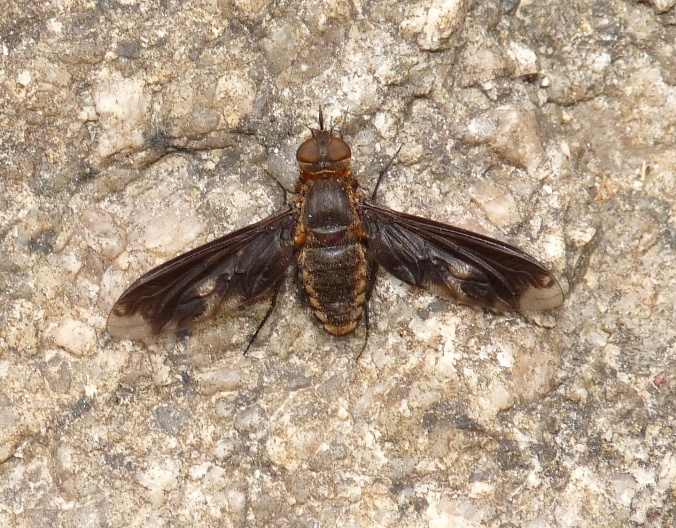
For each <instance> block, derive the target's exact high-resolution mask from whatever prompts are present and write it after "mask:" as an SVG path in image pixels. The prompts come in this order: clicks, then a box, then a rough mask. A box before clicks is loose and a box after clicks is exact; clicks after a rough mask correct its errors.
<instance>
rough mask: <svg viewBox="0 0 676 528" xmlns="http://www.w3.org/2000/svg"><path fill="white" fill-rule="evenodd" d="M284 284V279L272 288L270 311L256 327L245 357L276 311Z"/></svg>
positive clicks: (268, 310)
mask: <svg viewBox="0 0 676 528" xmlns="http://www.w3.org/2000/svg"><path fill="white" fill-rule="evenodd" d="M282 282H284V280H283V279H282V280H280V281H278V282H277V284H275V285H274V286H273V287H272V299H270V306H268V309H267V311H266V312H265V315H264V316H263V319H261V322H260V323H258V326H257V327H256V331H255V332H254V333H253V335H252V336H251V338H250V339H249V344H248V345H247V346H246V349H245V350H244V355H245V356H246V355H247V353H248V352H249V349H250V348H251V346H252V345H253V344H254V341H256V338H257V337H258V333H259V332H260V331H261V330H262V329H263V326H264V325H265V323H267V321H268V319H269V318H270V316H271V315H272V312H273V311H274V309H275V306H277V294H279V290H280V288H281V287H282Z"/></svg>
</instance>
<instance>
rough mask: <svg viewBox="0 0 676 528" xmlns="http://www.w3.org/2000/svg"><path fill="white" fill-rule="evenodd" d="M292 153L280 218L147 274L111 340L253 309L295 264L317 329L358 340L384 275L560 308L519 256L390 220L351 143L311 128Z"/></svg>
mask: <svg viewBox="0 0 676 528" xmlns="http://www.w3.org/2000/svg"><path fill="white" fill-rule="evenodd" d="M311 132H312V137H311V138H309V139H307V140H306V141H305V142H303V144H302V145H301V146H300V147H299V148H298V151H297V152H296V160H297V162H298V166H299V168H300V177H299V179H298V182H297V184H296V193H297V197H296V198H295V199H294V200H293V202H292V203H291V204H290V205H287V206H286V208H284V209H282V210H281V211H279V212H277V213H275V214H273V215H271V216H269V217H267V218H265V219H264V220H261V221H260V222H257V223H255V224H251V225H249V226H247V227H244V228H242V229H239V230H237V231H234V232H232V233H229V234H227V235H225V236H223V237H221V238H219V239H216V240H214V241H212V242H209V243H207V244H205V245H203V246H200V247H198V248H196V249H193V250H192V251H189V252H187V253H184V254H183V255H180V256H178V257H176V258H174V259H172V260H170V261H169V262H166V263H165V264H162V265H161V266H159V267H157V268H155V269H153V270H151V271H150V272H148V273H147V274H145V275H144V276H143V277H141V278H140V279H138V280H137V281H136V282H135V283H134V284H132V285H131V286H130V287H129V288H128V289H127V290H126V291H125V292H124V293H123V294H122V296H121V297H120V298H119V299H118V300H117V302H116V303H115V305H114V306H113V309H112V311H111V312H110V316H109V317H108V332H109V333H110V334H111V335H113V336H115V337H122V338H128V339H139V338H144V337H149V336H155V335H158V334H160V333H163V332H174V331H177V330H181V329H184V328H187V327H189V326H192V325H193V324H195V323H196V322H198V321H202V320H204V319H205V318H208V317H210V316H213V315H215V314H217V313H220V312H221V311H223V310H227V309H230V308H234V307H236V306H238V305H240V304H242V303H244V302H245V301H248V300H251V299H255V298H257V297H259V296H261V295H263V294H264V293H265V292H267V291H269V290H270V289H272V288H273V286H275V285H276V284H277V283H278V282H279V281H280V279H281V278H282V276H283V275H284V274H285V272H286V270H287V269H288V268H289V266H290V265H291V264H292V263H293V261H294V259H296V261H297V263H298V275H299V277H300V280H301V282H302V284H303V286H304V288H305V290H306V292H307V294H308V297H309V302H310V306H311V308H312V310H313V311H314V313H315V315H316V317H317V319H319V321H320V322H321V324H322V326H323V327H324V329H325V330H326V331H327V332H328V333H329V334H331V335H335V336H341V335H345V334H349V333H350V332H352V331H354V329H355V328H356V327H357V324H358V323H359V320H360V318H361V317H362V314H363V313H364V307H365V303H366V302H367V301H368V297H369V293H370V291H371V286H372V284H373V281H374V280H375V273H376V269H377V266H378V265H380V266H382V267H383V268H385V269H386V270H387V271H388V272H389V273H391V274H392V275H394V276H395V277H397V278H398V279H400V280H402V281H404V282H406V283H408V284H411V285H414V286H419V287H422V288H426V289H428V290H430V291H432V292H434V293H436V294H439V295H441V296H442V297H446V298H449V299H454V300H456V301H459V302H462V303H465V304H469V305H472V306H479V307H484V308H492V309H495V310H500V311H505V310H516V311H531V310H533V311H534V310H548V309H550V308H554V307H556V306H558V305H559V304H561V302H562V301H563V291H562V290H561V287H560V286H559V283H558V282H557V280H556V278H555V277H554V275H552V274H551V273H550V272H549V271H548V270H547V269H546V268H545V267H544V266H543V265H542V264H541V263H540V262H538V261H537V260H535V259H534V258H533V257H531V256H529V255H527V254H526V253H524V252H523V251H521V250H520V249H518V248H516V247H514V246H511V245H509V244H506V243H504V242H500V241H498V240H494V239H492V238H489V237H486V236H483V235H479V234H477V233H473V232H471V231H467V230H465V229H461V228H459V227H454V226H451V225H448V224H443V223H440V222H435V221H434V220H428V219H427V218H421V217H419V216H414V215H410V214H406V213H400V212H398V211H393V210H392V209H388V208H387V207H384V206H382V205H379V204H378V203H376V201H375V196H376V191H377V189H378V185H379V183H380V179H381V178H382V175H383V174H384V171H383V172H382V173H381V175H380V176H381V177H380V178H379V179H378V183H377V184H376V187H375V190H374V192H373V194H372V195H371V196H370V197H368V196H366V195H365V194H364V193H363V192H362V191H360V189H359V184H358V182H357V180H356V178H355V177H354V175H353V174H352V170H351V169H350V158H351V156H352V153H351V151H350V147H349V145H348V144H347V143H346V142H345V141H343V139H342V138H341V137H339V136H337V135H335V134H334V132H333V129H331V130H324V123H323V117H322V112H321V109H320V112H319V129H311Z"/></svg>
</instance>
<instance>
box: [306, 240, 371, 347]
mask: <svg viewBox="0 0 676 528" xmlns="http://www.w3.org/2000/svg"><path fill="white" fill-rule="evenodd" d="M301 276H302V279H303V283H304V286H305V290H306V291H307V293H308V296H309V298H310V306H311V307H312V309H313V311H314V313H315V315H316V316H317V318H318V319H319V320H320V321H321V323H322V325H323V326H324V329H325V330H326V331H327V332H328V333H329V334H332V335H336V336H340V335H345V334H349V333H350V332H352V331H353V330H354V329H355V328H356V326H357V324H358V323H359V319H360V317H361V315H362V312H363V310H364V302H365V299H366V287H367V266H366V257H365V254H364V247H363V246H362V245H361V244H360V243H358V242H346V243H343V244H340V245H331V246H316V247H308V246H306V247H305V248H304V249H303V256H302V259H301Z"/></svg>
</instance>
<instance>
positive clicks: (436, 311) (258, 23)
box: [0, 0, 676, 528]
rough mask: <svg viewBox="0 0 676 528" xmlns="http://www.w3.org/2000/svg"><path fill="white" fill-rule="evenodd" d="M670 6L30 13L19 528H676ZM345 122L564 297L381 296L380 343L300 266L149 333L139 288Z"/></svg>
mask: <svg viewBox="0 0 676 528" xmlns="http://www.w3.org/2000/svg"><path fill="white" fill-rule="evenodd" d="M675 20H676V13H675V12H674V3H673V2H669V1H663V2H657V1H655V2H650V3H648V4H646V3H636V2H628V1H619V0H608V1H605V2H600V3H599V2H597V3H595V4H590V3H589V2H583V1H579V0H578V1H576V2H573V3H572V4H566V5H565V6H563V5H562V4H559V3H556V2H552V1H545V2H530V3H523V4H522V5H520V4H519V3H518V2H513V1H504V2H468V1H464V0H453V1H439V0H428V1H425V2H398V1H394V0H389V1H388V0H385V1H378V2H361V3H359V2H357V3H352V2H345V1H337V2H332V3H330V4H327V5H326V6H324V5H323V4H320V3H317V2H310V1H300V2H297V3H281V4H280V5H277V3H275V2H270V1H264V0H263V1H260V0H258V1H254V0H249V1H247V0H235V1H229V0H219V1H215V2H189V3H184V2H182V3H176V2H135V1H133V0H120V1H117V2H98V3H96V2H95V3H92V2H79V1H77V0H76V1H74V2H68V3H66V4H63V3H33V4H31V3H28V4H25V3H22V2H15V1H14V2H10V3H9V7H8V8H6V9H5V10H3V13H0V28H2V31H0V42H1V43H2V50H3V53H2V67H1V68H0V71H1V72H2V75H1V76H0V83H1V86H2V89H1V90H0V98H1V99H2V103H3V104H2V105H1V106H0V145H1V148H0V157H1V159H2V164H1V166H2V183H3V186H4V189H3V190H4V192H3V193H2V194H1V195H0V230H1V232H2V237H1V239H0V283H1V284H2V285H3V286H2V288H1V289H0V526H16V527H22V528H23V527H35V526H78V527H95V526H143V527H153V526H245V525H246V526H364V527H372V526H388V527H390V526H433V527H445V526H449V527H450V526H453V527H462V526H465V527H475V526H490V527H507V526H511V527H521V528H536V527H574V526H575V527H578V526H585V527H586V526H594V527H596V526H612V527H615V526H617V527H620V526H650V527H658V526H673V525H676V510H675V508H674V502H675V495H676V456H675V454H674V446H675V445H676V433H675V426H676V423H675V418H674V416H676V409H675V407H674V402H676V360H675V357H676V324H675V317H674V313H675V311H676V310H675V309H676V288H674V285H675V284H676V262H675V261H676V240H675V233H676V214H675V211H676V188H675V187H676V127H675V126H674V125H675V123H676V118H675V117H674V116H676V88H675V86H676V59H674V57H675V56H676V55H675V54H674V42H676V25H675V24H674V22H675ZM319 104H322V105H323V106H324V111H325V114H326V115H327V119H330V120H331V123H332V124H334V125H336V126H338V127H340V128H341V129H342V130H343V134H344V136H345V138H346V140H348V141H349V143H350V144H351V145H352V147H353V157H354V162H355V168H356V170H357V172H358V174H359V175H360V178H361V181H362V182H363V185H364V187H366V188H370V187H371V186H372V185H373V184H374V182H375V178H376V177H377V174H378V171H379V170H380V168H381V167H382V166H383V164H384V163H385V162H386V161H387V160H388V158H389V157H390V156H391V155H392V154H393V153H394V152H395V151H396V150H397V148H399V147H400V146H401V147H402V149H401V152H400V154H399V156H398V160H397V162H396V163H395V164H394V165H393V167H392V168H391V170H390V173H389V174H388V177H387V179H386V181H385V184H384V186H383V188H382V193H381V201H382V202H383V203H385V204H387V205H389V206H391V207H393V208H396V209H399V210H403V211H407V212H412V213H417V214H423V215H425V216H428V217H432V218H435V219H438V220H442V221H446V222H450V223H454V224H457V225H460V226H464V227H468V228H471V229H475V230H479V231H482V232H485V233H487V234H489V235H491V236H495V237H498V238H502V239H504V240H508V241H511V242H513V243H515V244H518V245H519V246H521V247H523V248H524V249H525V250H526V251H528V252H530V253H532V254H534V255H536V256H538V257H539V258H540V259H542V260H543V261H544V262H546V263H547V264H548V265H549V266H551V267H552V269H553V270H554V272H555V273H556V274H557V275H558V276H560V277H561V278H562V283H564V285H565V287H566V289H567V291H568V294H567V300H566V302H565V303H564V305H563V306H562V307H561V308H560V309H558V310H556V311H554V312H552V313H547V314H539V315H534V316H528V317H524V316H521V315H514V314H508V315H496V314H492V313H487V312H483V311H480V310H475V309H470V308H466V307H461V306H456V305H453V304H451V303H447V302H445V301H443V300H440V299H438V298H435V297H434V296H432V295H429V294H426V293H424V292H419V291H414V290H412V289H411V288H409V287H407V286H405V285H403V284H401V283H399V282H397V281H396V280H395V279H393V278H391V277H387V276H385V275H382V276H380V277H379V281H378V283H377V286H376V289H375V292H374V296H373V299H372V301H371V318H372V327H371V332H370V336H369V338H368V342H367V345H366V348H365V350H364V352H363V354H362V355H361V356H360V357H359V359H356V358H357V356H358V355H359V353H360V351H361V350H362V346H363V344H364V339H365V332H364V329H363V327H360V328H359V329H358V331H357V332H356V334H354V335H352V336H349V337H347V338H340V339H338V338H333V337H331V336H329V335H327V334H326V333H325V332H324V331H323V330H321V329H320V328H319V327H318V325H317V324H316V323H315V321H314V318H313V316H312V314H311V312H310V310H309V309H308V308H307V306H304V305H303V303H302V299H300V297H301V296H299V295H298V293H297V287H296V285H295V282H294V280H293V277H292V274H291V273H290V274H289V278H288V280H286V281H285V283H284V287H283V290H282V293H281V295H280V298H279V300H278V305H277V307H276V309H275V311H274V312H273V314H272V316H271V317H270V320H269V321H268V323H267V324H266V325H265V326H264V327H263V330H262V331H261V333H260V335H259V336H258V338H257V340H256V341H255V343H254V345H253V347H252V348H251V349H250V350H249V352H248V354H247V355H243V351H244V350H245V348H246V346H247V343H248V341H249V337H250V335H251V334H252V332H253V331H254V330H255V328H256V326H257V324H258V321H260V320H261V319H262V318H263V317H264V315H265V313H266V310H267V304H266V303H265V302H262V303H259V304H256V305H252V306H250V307H246V308H243V309H241V310H238V311H236V312H235V313H232V314H229V315H228V316H225V317H222V318H220V319H219V320H217V321H213V322H210V323H207V324H204V325H201V326H200V327H198V328H196V329H194V330H192V331H191V332H190V333H189V334H186V333H183V334H181V335H179V336H173V335H169V336H165V337H163V338H160V339H157V340H154V341H150V342H146V343H139V342H129V341H124V340H114V339H112V338H111V337H110V336H109V335H108V334H107V333H106V332H105V330H104V328H105V321H106V316H107V313H108V310H109V309H110V306H111V305H112V303H113V301H114V300H115V298H116V297H117V295H119V294H120V292H121V291H122V290H123V289H124V288H125V287H126V286H127V285H129V284H130V283H131V281H133V280H134V279H135V278H136V277H138V276H139V275H140V274H141V273H142V272H143V271H146V270H148V269H150V268H151V267H152V266H154V265H156V264H158V263H160V262H162V261H164V260H166V259H167V258H169V257H170V256H173V255H175V254H177V253H179V252H181V251H184V250H186V249H188V248H191V247H194V246H196V245H198V244H200V243H203V242H206V241H208V240H209V239H212V238H214V237H216V236H218V235H220V234H223V233H225V232H228V231H229V230H232V229H234V228H236V227H239V226H243V225H246V224H248V223H251V222H253V221H255V220H258V219H260V218H262V217H264V216H266V215H267V214H269V213H271V212H272V211H274V210H276V209H277V208H279V207H280V206H281V204H282V203H283V202H284V200H285V191H284V189H287V190H291V189H293V186H294V182H295V178H296V168H295V166H294V152H295V149H296V147H297V146H298V144H299V143H300V142H301V141H302V140H303V139H305V138H306V137H307V135H308V131H307V127H308V126H314V125H315V124H316V114H317V108H318V106H319Z"/></svg>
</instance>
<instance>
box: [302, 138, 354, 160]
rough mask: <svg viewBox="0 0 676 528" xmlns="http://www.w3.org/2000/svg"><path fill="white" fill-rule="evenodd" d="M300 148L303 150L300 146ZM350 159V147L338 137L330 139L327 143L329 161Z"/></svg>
mask: <svg viewBox="0 0 676 528" xmlns="http://www.w3.org/2000/svg"><path fill="white" fill-rule="evenodd" d="M301 148H303V147H302V146H301ZM351 157H352V151H351V150H350V146H349V145H348V144H347V143H345V142H344V141H343V140H342V139H340V138H338V137H334V138H331V143H329V159H330V160H331V161H344V160H346V159H350V158H351Z"/></svg>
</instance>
